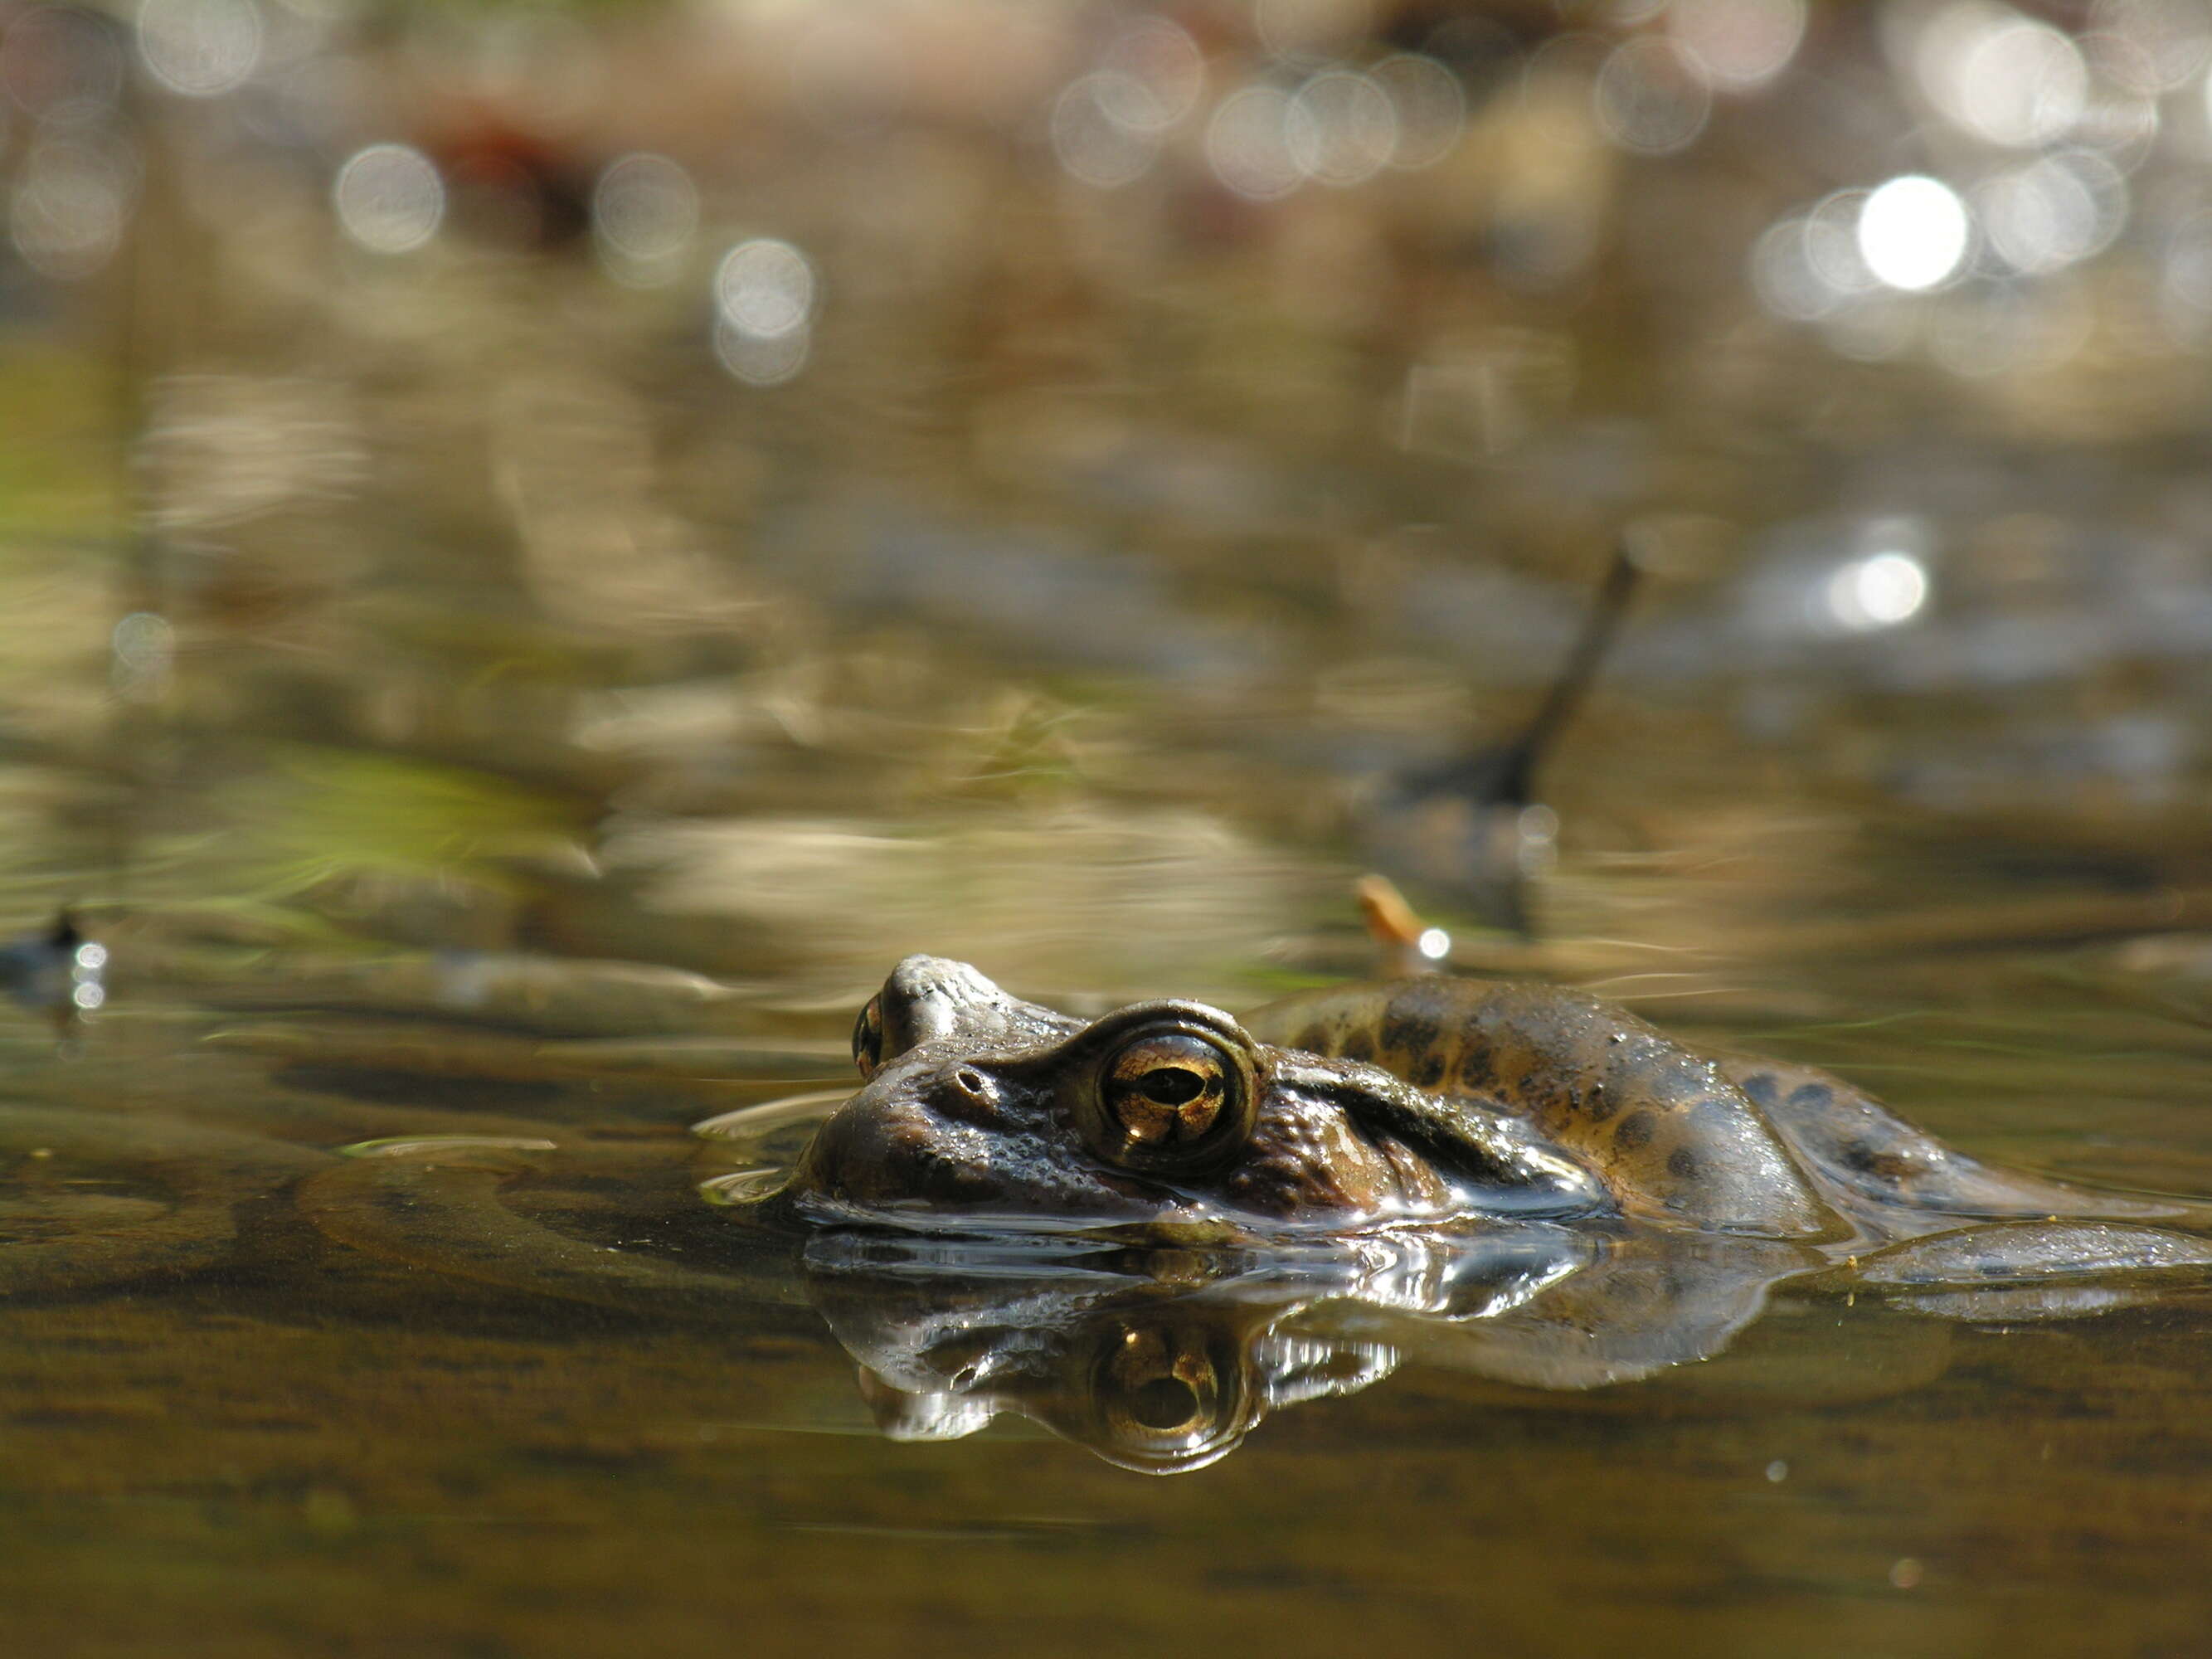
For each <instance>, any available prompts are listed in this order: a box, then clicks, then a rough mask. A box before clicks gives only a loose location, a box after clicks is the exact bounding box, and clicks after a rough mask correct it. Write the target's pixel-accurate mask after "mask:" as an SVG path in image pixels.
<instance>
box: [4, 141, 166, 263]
mask: <svg viewBox="0 0 2212 1659" xmlns="http://www.w3.org/2000/svg"><path fill="white" fill-rule="evenodd" d="M136 191H137V177H136V175H135V173H133V172H132V170H131V167H130V166H129V165H128V161H127V160H126V156H125V155H124V154H122V153H118V149H116V148H115V147H112V146H109V145H104V144H100V143H94V142H92V141H91V140H90V139H89V138H52V139H48V140H46V142H45V143H41V144H39V145H37V146H36V147H34V148H33V149H32V151H31V153H30V154H29V155H27V156H26V157H25V158H24V160H23V162H22V165H21V169H20V170H19V171H18V173H17V175H16V179H15V190H14V191H13V192H12V194H11V195H10V196H9V204H8V237H9V241H10V242H11V243H13V244H14V246H15V252H17V253H18V254H20V255H21V258H22V260H23V263H24V264H27V265H28V266H30V268H31V269H32V270H35V271H37V272H38V273H39V274H40V276H46V277H50V278H52V279H54V280H56V281H59V282H73V281H76V280H77V279H79V278H81V277H85V276H91V275H92V274H93V273H94V271H96V270H100V268H101V267H102V266H103V265H105V264H106V263H107V262H108V261H109V260H110V259H111V258H113V257H114V256H115V251H116V250H117V249H118V247H120V246H122V244H123V234H124V232H125V228H127V227H128V226H129V223H130V219H131V197H132V196H133V195H134V194H135V192H136Z"/></svg>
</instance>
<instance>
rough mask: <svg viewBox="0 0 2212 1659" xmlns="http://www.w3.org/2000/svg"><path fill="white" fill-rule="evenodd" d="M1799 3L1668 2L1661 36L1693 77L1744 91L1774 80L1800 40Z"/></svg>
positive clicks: (1801, 12)
mask: <svg viewBox="0 0 2212 1659" xmlns="http://www.w3.org/2000/svg"><path fill="white" fill-rule="evenodd" d="M1805 21H1806V4H1805V0H1674V3H1673V4H1672V5H1670V6H1668V9H1667V33H1668V34H1669V35H1670V36H1672V37H1673V39H1674V44H1675V45H1676V46H1679V47H1680V48H1681V51H1682V54H1683V56H1684V58H1686V60H1687V61H1688V63H1689V64H1690V66H1691V68H1692V71H1693V72H1695V73H1696V74H1697V76H1698V77H1699V79H1700V80H1702V81H1704V82H1705V83H1706V84H1707V85H1709V86H1712V87H1717V88H1723V89H1724V90H1727V91H1729V92H1746V91H1748V90H1750V89H1751V88H1753V87H1758V86H1763V85H1764V84H1765V82H1769V81H1771V80H1772V79H1773V78H1774V77H1775V76H1778V75H1779V74H1780V73H1781V72H1782V71H1783V70H1784V68H1785V67H1786V66H1787V65H1788V64H1789V62H1790V59H1791V58H1794V57H1796V54H1797V47H1798V45H1799V43H1800V42H1802V40H1804V38H1805Z"/></svg>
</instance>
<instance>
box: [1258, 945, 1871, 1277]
mask: <svg viewBox="0 0 2212 1659" xmlns="http://www.w3.org/2000/svg"><path fill="white" fill-rule="evenodd" d="M1244 1024H1245V1026H1246V1028H1247V1029H1248V1030H1250V1031H1251V1033H1252V1034H1253V1035H1254V1036H1256V1037H1258V1038H1259V1039H1260V1040H1261V1042H1270V1043H1274V1044H1277V1045H1279V1046H1281V1047H1285V1048H1304V1049H1308V1050H1310V1051H1312V1052H1315V1053H1318V1054H1340V1055H1343V1056H1345V1057H1346V1058H1347V1059H1352V1060H1364V1061H1366V1062H1368V1063H1369V1064H1370V1065H1374V1066H1381V1067H1382V1068H1383V1070H1385V1071H1388V1072H1390V1073H1394V1074H1395V1075H1397V1076H1399V1077H1401V1078H1403V1079H1406V1080H1407V1082H1409V1083H1411V1084H1413V1085H1414V1086H1416V1087H1417V1088H1420V1089H1424V1090H1428V1091H1434V1092H1437V1093H1439V1094H1447V1095H1461V1096H1465V1097H1470V1098H1473V1099H1476V1100H1480V1101H1483V1102H1485V1103H1490V1104H1492V1105H1494V1106H1496V1107H1498V1108H1499V1109H1503V1110H1504V1111H1507V1112H1510V1113H1512V1114H1514V1115H1518V1116H1521V1117H1524V1118H1526V1119H1527V1120H1528V1121H1530V1122H1531V1123H1533V1124H1534V1125H1535V1127H1537V1128H1538V1129H1540V1130H1541V1131H1542V1132H1543V1133H1544V1134H1545V1136H1546V1137H1547V1139H1551V1140H1552V1141H1553V1142H1554V1143H1556V1144H1557V1145H1559V1146H1561V1147H1563V1148H1565V1149H1566V1150H1567V1151H1569V1152H1572V1153H1574V1154H1576V1155H1577V1156H1578V1157H1580V1158H1583V1160H1585V1161H1586V1162H1588V1163H1589V1164H1590V1165H1591V1166H1592V1167H1593V1168H1595V1170H1597V1171H1598V1173H1599V1174H1600V1175H1601V1176H1602V1177H1603V1178H1604V1179H1605V1181H1606V1182H1607V1184H1608V1185H1609V1186H1610V1187H1611V1188H1613V1191H1614V1192H1615V1193H1616V1194H1619V1195H1620V1199H1621V1201H1622V1203H1623V1205H1624V1206H1626V1207H1627V1208H1630V1209H1632V1210H1640V1211H1644V1212H1647V1213H1657V1214H1660V1215H1664V1216H1667V1217H1669V1218H1674V1219H1678V1220H1680V1221H1682V1222H1685V1223H1686V1224H1688V1225H1693V1226H1698V1227H1703V1228H1711V1229H1718V1230H1722V1231H1746V1232H1757V1233H1761V1234H1765V1235H1769V1236H1772V1237H1793V1236H1805V1235H1810V1234H1815V1233H1820V1232H1824V1231H1830V1230H1831V1229H1832V1227H1833V1225H1834V1222H1833V1218H1832V1216H1831V1214H1830V1213H1829V1212H1828V1210H1827V1207H1826V1206H1825V1205H1824V1204H1822V1203H1821V1202H1820V1199H1819V1198H1818V1197H1817V1196H1816V1195H1815V1194H1814V1191H1813V1188H1812V1184H1811V1183H1810V1182H1808V1180H1807V1178H1806V1176H1805V1175H1804V1173H1803V1172H1802V1170H1800V1169H1799V1167H1798V1165H1797V1164H1796V1161H1795V1160H1794V1159H1793V1158H1792V1157H1791V1155H1790V1149H1789V1148H1788V1147H1787V1146H1785V1145H1784V1140H1783V1138H1782V1136H1781V1135H1780V1134H1778V1133H1777V1131H1776V1129H1775V1127H1774V1126H1773V1124H1772V1123H1771V1122H1770V1121H1768V1119H1767V1117H1766V1115H1765V1113H1764V1112H1763V1111H1761V1110H1760V1109H1759V1106H1758V1104H1757V1103H1755V1102H1753V1100H1751V1099H1750V1098H1749V1097H1747V1095H1746V1094H1745V1093H1744V1091H1742V1089H1741V1088H1740V1087H1739V1086H1737V1085H1736V1084H1735V1083H1734V1082H1732V1081H1731V1080H1730V1079H1729V1078H1728V1077H1726V1076H1725V1075H1723V1073H1722V1071H1721V1069H1720V1067H1719V1066H1717V1065H1716V1064H1715V1063H1714V1062H1713V1061H1711V1060H1707V1059H1705V1058H1703V1057H1701V1056H1699V1055H1698V1054H1692V1052H1691V1051H1690V1050H1688V1049H1686V1048H1683V1047H1682V1046H1681V1045H1680V1044H1679V1043H1676V1042H1672V1041H1671V1040H1669V1039H1668V1037H1666V1036H1663V1035H1662V1034H1661V1033H1660V1032H1659V1031H1658V1030H1655V1029H1654V1028H1653V1027H1651V1026H1650V1025H1648V1024H1645V1023H1644V1021H1642V1020H1640V1019H1638V1018H1636V1017H1635V1016H1634V1015H1632V1014H1629V1013H1626V1012H1624V1011H1622V1010H1621V1009H1619V1008H1615V1007H1613V1006H1609V1005H1608V1004H1607V1003H1604V1002H1601V1001H1600V1000H1598V999H1597V998H1595V997H1594V996H1591V995H1589V994H1587V993H1585V992H1581V991H1572V990H1565V989H1561V988H1560V987H1556V986H1549V985H1511V984H1501V983H1497V982H1493V981H1483V980H1466V979H1447V978H1443V977H1439V976H1424V977H1420V978H1415V979H1406V980H1398V981H1389V982H1387V983H1382V984H1372V985H1346V986H1339V987H1333V988H1331V989H1328V990H1324V991H1314V992H1309V993H1306V994H1303V995H1299V996H1294V997H1290V998H1286V999H1285V1000H1282V1001H1280V1002H1275V1003H1270V1004H1269V1005H1268V1006H1266V1007H1264V1008H1261V1009H1257V1010H1255V1011H1254V1012H1251V1013H1249V1014H1248V1015H1246V1016H1245V1017H1244Z"/></svg>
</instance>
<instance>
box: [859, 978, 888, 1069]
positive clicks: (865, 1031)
mask: <svg viewBox="0 0 2212 1659" xmlns="http://www.w3.org/2000/svg"><path fill="white" fill-rule="evenodd" d="M883 1063H884V1010H883V999H882V998H881V997H870V998H869V999H868V1006H866V1007H865V1008H863V1009H861V1010H860V1018H858V1019H856V1020H854V1022H853V1064H854V1065H855V1066H859V1067H860V1075H861V1077H863V1078H871V1077H873V1076H874V1075H875V1074H876V1067H877V1066H880V1065H882V1064H883Z"/></svg>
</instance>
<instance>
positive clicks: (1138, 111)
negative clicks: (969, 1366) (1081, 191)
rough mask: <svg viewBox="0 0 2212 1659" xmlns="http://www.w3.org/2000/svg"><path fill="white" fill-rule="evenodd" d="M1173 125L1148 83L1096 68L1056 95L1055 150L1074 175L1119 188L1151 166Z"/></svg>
mask: <svg viewBox="0 0 2212 1659" xmlns="http://www.w3.org/2000/svg"><path fill="white" fill-rule="evenodd" d="M1168 125H1170V124H1169V122H1168V121H1167V119H1166V117H1165V111H1164V106H1163V105H1162V104H1161V103H1160V102H1159V100H1158V99H1156V98H1155V97H1154V96H1153V94H1152V90H1151V88H1148V87H1147V86H1146V84H1145V83H1144V82H1141V81H1139V80H1137V79H1135V78H1134V77H1133V76H1127V75H1124V74H1122V73H1121V72H1120V71H1118V70H1093V71H1092V72H1091V73H1090V74H1089V75H1086V76H1083V77H1082V78H1081V79H1080V80H1078V81H1076V82H1073V83H1071V84H1070V85H1068V86H1067V87H1066V88H1063V89H1062V90H1061V92H1060V96H1059V97H1058V98H1056V99H1055V100H1053V106H1052V150H1053V154H1054V155H1055V156H1056V157H1058V158H1059V161H1060V166H1061V167H1064V168H1065V169H1066V171H1067V173H1068V174H1069V175H1070V176H1071V177H1073V178H1076V179H1081V180H1082V181H1083V182H1084V183H1085V184H1086V185H1096V186H1097V187H1098V188H1099V189H1101V190H1114V189H1117V188H1119V187H1120V186H1121V185H1128V184H1134V183H1135V182H1136V181H1137V180H1138V179H1141V178H1143V177H1144V176H1145V174H1146V173H1149V172H1151V171H1152V163H1153V162H1154V161H1158V159H1159V154H1160V139H1159V135H1160V134H1161V133H1162V132H1164V131H1166V129H1167V127H1168Z"/></svg>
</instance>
